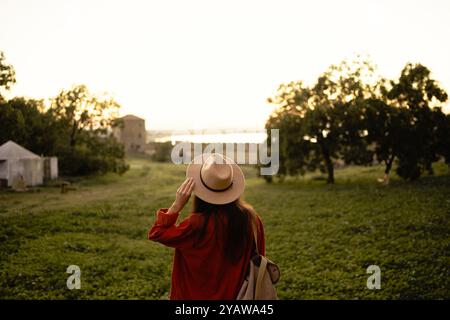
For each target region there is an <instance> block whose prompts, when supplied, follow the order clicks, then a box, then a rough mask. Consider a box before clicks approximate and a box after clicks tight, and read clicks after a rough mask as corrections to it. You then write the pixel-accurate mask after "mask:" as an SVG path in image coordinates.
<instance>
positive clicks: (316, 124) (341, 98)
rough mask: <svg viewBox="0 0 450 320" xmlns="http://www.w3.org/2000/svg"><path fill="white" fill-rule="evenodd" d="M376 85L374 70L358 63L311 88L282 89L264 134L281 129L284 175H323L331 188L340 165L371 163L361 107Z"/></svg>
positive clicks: (326, 75)
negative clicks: (318, 172)
mask: <svg viewBox="0 0 450 320" xmlns="http://www.w3.org/2000/svg"><path fill="white" fill-rule="evenodd" d="M373 79H374V66H373V65H372V64H371V63H370V62H369V61H367V60H363V59H357V60H355V61H351V62H348V61H343V62H341V63H340V64H338V65H333V66H331V67H330V68H329V69H328V70H327V71H326V72H324V73H323V74H322V75H321V76H320V77H319V78H318V80H317V82H316V83H315V84H314V85H313V86H311V87H307V86H305V85H304V84H303V83H302V82H290V83H287V84H282V85H281V86H280V87H279V89H278V91H277V93H276V94H275V96H274V97H271V98H269V102H271V103H274V104H276V105H278V106H279V107H278V109H277V110H276V111H275V112H274V114H273V115H272V117H271V118H270V119H269V121H268V123H267V124H266V128H276V127H277V126H278V128H279V129H281V130H280V140H281V141H280V146H281V151H280V157H281V159H280V173H281V174H286V173H288V174H292V173H294V174H295V173H303V172H305V171H306V170H309V171H314V170H317V169H319V170H321V171H326V172H327V176H328V177H327V182H328V183H334V164H335V162H336V161H337V160H339V159H342V161H344V162H345V163H348V164H350V163H355V164H366V163H370V162H371V161H372V153H371V151H370V150H368V148H367V146H366V140H365V139H363V138H362V137H363V136H365V135H366V134H367V132H366V130H365V128H364V126H363V123H364V121H361V120H362V118H363V117H364V114H365V104H364V103H363V102H364V101H365V99H367V98H369V97H370V96H372V95H373V91H375V85H374V84H376V81H375V82H374V81H373ZM283 130H284V131H285V132H284V133H283ZM294 150H295V151H294ZM293 153H294V154H293Z"/></svg>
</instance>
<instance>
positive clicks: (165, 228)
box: [148, 209, 265, 300]
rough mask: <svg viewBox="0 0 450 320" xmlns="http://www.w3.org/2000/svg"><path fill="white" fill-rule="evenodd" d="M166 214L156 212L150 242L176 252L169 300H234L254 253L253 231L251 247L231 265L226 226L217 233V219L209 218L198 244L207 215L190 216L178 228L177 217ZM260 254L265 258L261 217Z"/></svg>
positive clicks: (259, 222) (220, 226)
mask: <svg viewBox="0 0 450 320" xmlns="http://www.w3.org/2000/svg"><path fill="white" fill-rule="evenodd" d="M167 210H168V209H159V210H158V211H157V212H156V220H155V223H154V224H153V227H152V228H151V229H150V231H149V233H148V239H149V240H153V241H157V242H160V243H162V244H164V245H166V246H169V247H173V248H175V255H174V259H173V269H172V284H171V290H170V299H185V300H191V299H194V300H210V299H215V300H234V299H235V298H236V296H237V294H238V293H239V289H240V288H241V286H242V283H243V282H244V279H245V276H246V273H247V270H248V267H249V262H250V257H251V255H252V252H253V251H254V242H253V233H252V232H251V229H249V230H248V234H249V244H250V245H248V246H247V247H246V250H245V254H244V255H243V256H242V257H241V259H240V260H239V261H237V262H235V263H232V262H230V261H228V259H227V258H226V257H225V255H224V254H223V249H222V248H223V240H222V239H223V237H222V232H223V231H224V226H222V225H220V223H218V224H217V225H218V227H217V230H214V229H215V228H214V217H212V216H211V217H210V219H209V221H208V225H207V227H206V232H205V235H204V238H203V239H201V240H200V241H198V240H197V235H196V231H197V230H199V228H200V227H201V226H202V222H203V221H204V220H203V219H204V215H202V214H196V213H191V214H190V215H189V216H188V217H187V218H186V219H184V220H183V221H182V222H181V223H180V224H178V225H175V222H176V221H177V218H178V214H175V213H171V214H168V213H167ZM219 214H224V215H226V213H219ZM218 220H219V221H220V219H218ZM215 236H216V237H215ZM258 251H259V253H260V254H263V255H265V241H264V229H263V225H262V222H261V220H260V219H259V217H258Z"/></svg>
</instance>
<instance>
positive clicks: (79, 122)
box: [51, 85, 120, 148]
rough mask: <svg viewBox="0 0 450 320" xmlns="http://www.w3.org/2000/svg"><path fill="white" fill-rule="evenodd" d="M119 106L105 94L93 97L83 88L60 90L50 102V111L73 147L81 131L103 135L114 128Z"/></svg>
mask: <svg viewBox="0 0 450 320" xmlns="http://www.w3.org/2000/svg"><path fill="white" fill-rule="evenodd" d="M119 108H120V105H119V104H118V103H117V102H116V101H115V100H114V99H113V98H111V97H108V96H106V95H104V96H96V95H94V94H92V93H91V92H89V90H88V88H87V87H86V86H85V85H78V86H74V87H73V88H71V89H70V90H62V91H61V93H60V94H59V95H58V96H57V97H56V98H55V99H54V100H53V102H52V106H51V109H52V112H53V113H54V114H55V116H56V117H57V118H58V119H59V120H60V121H61V122H62V123H64V125H65V127H66V128H67V129H68V132H67V136H68V140H69V145H70V146H71V147H72V148H73V147H75V145H76V144H77V142H78V140H79V137H80V135H81V133H82V132H83V131H87V130H88V131H90V132H95V133H97V134H103V135H104V134H107V133H108V130H109V129H110V128H111V127H113V126H115V125H116V121H115V119H116V118H117V116H118V110H119Z"/></svg>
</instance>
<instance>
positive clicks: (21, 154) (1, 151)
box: [0, 140, 40, 160]
mask: <svg viewBox="0 0 450 320" xmlns="http://www.w3.org/2000/svg"><path fill="white" fill-rule="evenodd" d="M39 158H40V157H39V156H38V155H37V154H34V153H33V152H31V151H29V150H27V149H25V148H24V147H22V146H19V145H18V144H17V143H15V142H14V141H11V140H9V141H8V142H5V143H4V144H2V145H1V146H0V160H14V159H39Z"/></svg>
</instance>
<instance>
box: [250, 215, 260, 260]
mask: <svg viewBox="0 0 450 320" xmlns="http://www.w3.org/2000/svg"><path fill="white" fill-rule="evenodd" d="M252 230H253V239H254V241H255V251H256V254H257V255H259V250H258V224H257V220H256V215H255V214H254V213H252Z"/></svg>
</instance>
